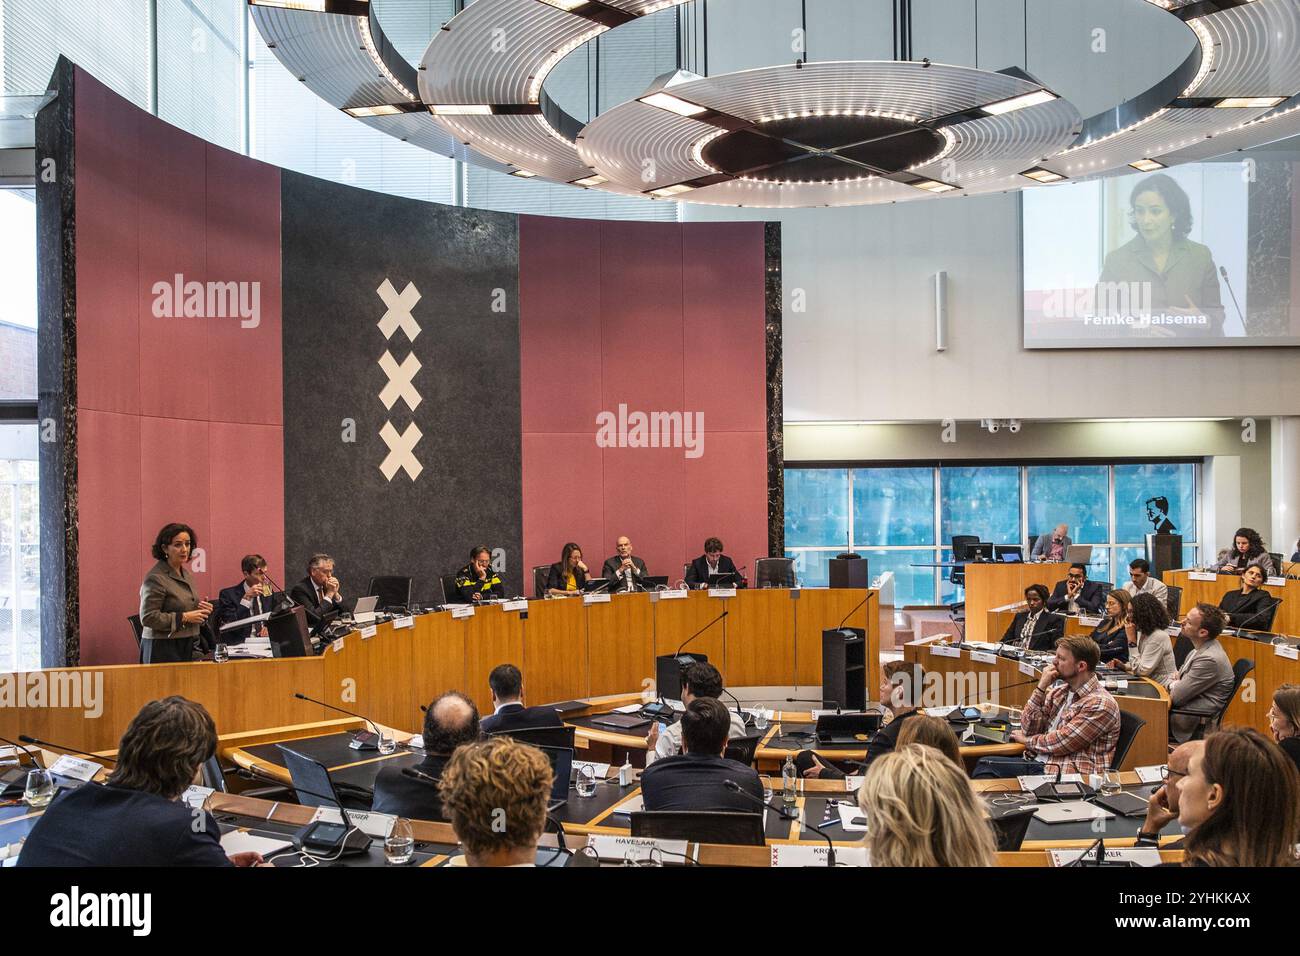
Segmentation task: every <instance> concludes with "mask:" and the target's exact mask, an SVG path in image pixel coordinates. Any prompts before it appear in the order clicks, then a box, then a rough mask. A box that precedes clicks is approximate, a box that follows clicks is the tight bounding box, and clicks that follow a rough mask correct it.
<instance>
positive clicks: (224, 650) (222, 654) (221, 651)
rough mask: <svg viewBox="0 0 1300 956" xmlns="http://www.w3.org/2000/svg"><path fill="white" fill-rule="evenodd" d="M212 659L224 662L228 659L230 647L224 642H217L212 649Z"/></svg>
mask: <svg viewBox="0 0 1300 956" xmlns="http://www.w3.org/2000/svg"><path fill="white" fill-rule="evenodd" d="M212 659H213V660H214V661H216V662H217V663H218V664H224V663H225V662H226V661H228V660H230V648H228V647H227V646H226V645H225V644H218V645H217V646H216V647H214V648H213V649H212Z"/></svg>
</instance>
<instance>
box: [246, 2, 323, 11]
mask: <svg viewBox="0 0 1300 956" xmlns="http://www.w3.org/2000/svg"><path fill="white" fill-rule="evenodd" d="M248 2H249V3H250V4H252V5H253V6H255V7H281V8H283V9H285V10H312V11H315V12H316V13H324V12H325V0H248Z"/></svg>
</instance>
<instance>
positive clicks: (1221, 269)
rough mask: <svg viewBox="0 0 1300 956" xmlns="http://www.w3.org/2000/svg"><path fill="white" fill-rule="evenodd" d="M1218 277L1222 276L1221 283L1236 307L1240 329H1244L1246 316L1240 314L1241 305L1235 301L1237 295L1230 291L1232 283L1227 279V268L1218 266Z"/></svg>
mask: <svg viewBox="0 0 1300 956" xmlns="http://www.w3.org/2000/svg"><path fill="white" fill-rule="evenodd" d="M1219 275H1221V276H1223V283H1224V285H1226V286H1227V287H1228V295H1230V296H1232V304H1233V305H1234V306H1236V309H1237V317H1238V318H1240V319H1241V327H1242V328H1243V329H1244V328H1245V327H1246V316H1245V315H1243V314H1242V311H1241V303H1239V302H1238V301H1237V293H1236V292H1234V291H1232V281H1231V280H1230V279H1229V278H1228V267H1227V266H1219Z"/></svg>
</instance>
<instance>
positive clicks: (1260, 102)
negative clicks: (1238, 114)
mask: <svg viewBox="0 0 1300 956" xmlns="http://www.w3.org/2000/svg"><path fill="white" fill-rule="evenodd" d="M1284 99H1286V97H1285V96H1225V97H1223V99H1221V100H1219V101H1218V102H1217V103H1215V104H1214V108H1215V109H1219V110H1222V109H1229V110H1232V109H1272V108H1273V107H1274V106H1277V104H1279V103H1281V102H1282V101H1283V100H1284Z"/></svg>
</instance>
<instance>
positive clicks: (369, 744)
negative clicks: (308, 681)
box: [293, 694, 384, 750]
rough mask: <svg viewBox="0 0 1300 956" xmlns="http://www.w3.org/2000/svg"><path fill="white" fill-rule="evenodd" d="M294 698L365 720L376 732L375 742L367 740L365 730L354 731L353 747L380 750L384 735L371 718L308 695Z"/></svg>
mask: <svg viewBox="0 0 1300 956" xmlns="http://www.w3.org/2000/svg"><path fill="white" fill-rule="evenodd" d="M293 696H294V697H297V698H298V699H299V700H305V701H308V702H310V703H313V704H320V705H321V706H322V707H328V708H329V709H330V710H336V711H338V712H339V713H340V714H347V715H348V716H349V717H355V718H357V720H364V721H365V722H366V723H368V724H369V725H370V729H371V730H373V731H374V732H375V739H374V740H373V741H371V740H367V739H366V736H365V731H363V730H357V731H353V733H352V744H353V746H354V747H355V748H356V749H357V750H378V749H379V741H380V740H383V739H384V735H383V734H381V733H380V732H379V728H378V727H377V726H375V722H374V721H373V720H371V719H370V718H369V717H366V716H364V715H362V714H354V713H352V711H350V710H344V709H343V708H342V707H335V706H334V705H333V704H327V703H325V701H323V700H316V698H314V697H308V696H307V695H306V694H294V695H293Z"/></svg>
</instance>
